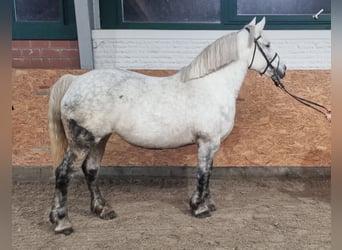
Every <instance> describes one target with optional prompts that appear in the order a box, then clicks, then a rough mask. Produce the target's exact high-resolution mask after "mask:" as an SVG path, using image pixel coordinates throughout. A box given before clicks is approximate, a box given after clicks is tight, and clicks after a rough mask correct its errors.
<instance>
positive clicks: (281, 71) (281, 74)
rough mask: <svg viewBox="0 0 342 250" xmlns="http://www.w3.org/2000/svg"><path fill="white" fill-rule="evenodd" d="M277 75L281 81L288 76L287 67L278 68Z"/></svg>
mask: <svg viewBox="0 0 342 250" xmlns="http://www.w3.org/2000/svg"><path fill="white" fill-rule="evenodd" d="M275 73H276V74H277V75H278V77H279V78H280V79H282V78H284V77H285V75H286V65H285V64H284V66H283V67H279V68H277V69H276V72H275Z"/></svg>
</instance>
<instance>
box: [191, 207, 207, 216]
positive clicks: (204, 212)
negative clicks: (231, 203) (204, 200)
mask: <svg viewBox="0 0 342 250" xmlns="http://www.w3.org/2000/svg"><path fill="white" fill-rule="evenodd" d="M191 212H192V215H193V216H195V217H196V218H207V217H210V216H211V213H210V209H209V207H208V206H207V205H205V204H201V205H200V206H199V207H198V208H197V209H192V210H191Z"/></svg>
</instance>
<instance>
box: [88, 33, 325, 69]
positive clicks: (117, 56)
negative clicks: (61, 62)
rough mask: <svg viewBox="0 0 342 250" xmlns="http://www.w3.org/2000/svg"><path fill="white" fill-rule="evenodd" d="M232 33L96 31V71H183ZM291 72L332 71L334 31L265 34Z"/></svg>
mask: <svg viewBox="0 0 342 250" xmlns="http://www.w3.org/2000/svg"><path fill="white" fill-rule="evenodd" d="M229 32H231V31H212V30H210V31H204V30H196V31H193V30H93V31H92V38H93V48H94V65H95V68H96V69H104V68H113V67H119V68H124V69H180V68H182V67H183V66H186V65H188V64H189V63H190V62H191V60H192V59H193V58H194V57H195V56H196V55H198V54H199V53H200V52H201V50H202V49H204V48H205V47H206V46H207V45H208V44H210V43H211V42H213V41H214V40H215V39H217V38H219V37H220V36H222V35H225V34H227V33H229ZM265 35H266V36H267V37H268V38H269V40H270V41H271V42H272V47H273V49H274V50H275V51H277V52H278V54H279V55H280V57H281V58H282V60H283V61H284V62H285V63H286V65H287V67H288V69H330V68H331V31H330V30H284V31H280V30H277V31H265Z"/></svg>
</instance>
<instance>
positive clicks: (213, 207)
mask: <svg viewBox="0 0 342 250" xmlns="http://www.w3.org/2000/svg"><path fill="white" fill-rule="evenodd" d="M206 205H207V207H208V208H209V211H210V212H214V211H216V205H215V203H214V201H213V200H212V199H209V200H208V201H206Z"/></svg>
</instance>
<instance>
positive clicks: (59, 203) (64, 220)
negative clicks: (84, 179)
mask: <svg viewBox="0 0 342 250" xmlns="http://www.w3.org/2000/svg"><path fill="white" fill-rule="evenodd" d="M66 125H67V126H65V127H66V130H65V132H66V133H67V137H68V140H69V146H68V149H67V152H66V154H65V156H64V159H63V161H62V163H61V164H60V165H59V166H58V167H57V168H56V171H55V175H56V186H55V196H54V204H53V206H52V209H51V212H50V221H51V223H53V224H55V225H56V226H55V229H54V230H55V233H63V234H65V235H68V234H70V233H72V232H73V229H72V225H71V223H70V221H69V218H68V207H67V193H68V185H69V182H70V175H71V172H72V170H73V168H74V167H80V166H81V165H82V164H83V162H84V160H85V158H86V157H87V155H88V153H89V150H90V148H91V147H93V146H94V145H95V143H94V141H95V138H94V136H93V135H92V134H91V133H90V132H88V131H87V130H86V129H84V128H82V127H80V126H78V125H77V123H76V122H75V121H73V120H71V121H67V123H66Z"/></svg>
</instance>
